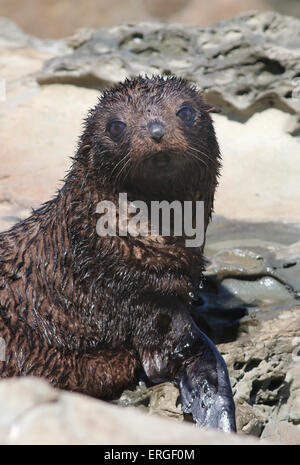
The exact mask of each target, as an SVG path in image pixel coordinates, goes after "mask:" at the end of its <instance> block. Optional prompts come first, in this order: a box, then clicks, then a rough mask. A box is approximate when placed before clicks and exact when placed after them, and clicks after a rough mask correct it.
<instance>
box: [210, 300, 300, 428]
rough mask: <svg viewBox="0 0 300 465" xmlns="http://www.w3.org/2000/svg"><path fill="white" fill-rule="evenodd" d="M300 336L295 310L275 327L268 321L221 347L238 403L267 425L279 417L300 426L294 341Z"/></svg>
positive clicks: (278, 321)
mask: <svg viewBox="0 0 300 465" xmlns="http://www.w3.org/2000/svg"><path fill="white" fill-rule="evenodd" d="M299 334H300V321H299V308H294V309H291V310H285V311H283V312H282V313H281V314H279V315H278V317H277V318H276V319H273V320H272V324H271V325H270V321H268V320H267V321H262V322H260V323H257V324H256V326H252V327H251V326H249V327H248V328H247V332H245V333H244V334H243V335H241V336H240V339H239V340H237V341H233V342H229V343H226V344H220V345H219V346H218V348H219V350H220V352H221V353H222V355H223V357H224V359H225V361H226V364H227V367H228V370H229V374H230V379H231V383H232V388H233V392H234V398H235V401H236V402H237V403H241V404H244V403H245V404H248V405H250V406H254V407H255V409H256V411H258V412H260V413H261V415H262V417H263V418H264V422H263V423H264V426H265V425H266V424H267V423H268V422H269V421H271V420H274V421H276V419H277V417H278V418H279V419H280V418H282V419H284V420H287V421H289V422H294V423H295V424H298V423H299V402H298V399H299V361H298V364H297V362H296V363H295V342H294V341H295V338H297V337H298V335H299ZM296 360H297V359H296ZM278 412H280V415H281V416H279V414H278Z"/></svg>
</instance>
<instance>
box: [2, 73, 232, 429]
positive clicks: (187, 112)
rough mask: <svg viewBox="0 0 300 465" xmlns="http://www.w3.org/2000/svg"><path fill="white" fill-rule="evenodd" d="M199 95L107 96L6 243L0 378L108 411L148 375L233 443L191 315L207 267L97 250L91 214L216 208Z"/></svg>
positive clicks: (193, 256) (214, 172) (164, 89)
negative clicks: (87, 398)
mask: <svg viewBox="0 0 300 465" xmlns="http://www.w3.org/2000/svg"><path fill="white" fill-rule="evenodd" d="M211 111H214V108H213V107H211V106H210V105H208V104H207V103H205V102H204V100H203V98H202V96H201V94H200V93H199V91H198V90H197V89H196V88H195V87H193V86H191V85H189V84H188V83H187V82H186V81H185V80H183V79H178V78H176V77H170V78H167V79H165V78H162V77H160V76H154V77H152V78H147V77H146V78H142V77H137V78H134V79H132V80H126V81H125V82H124V83H121V84H119V85H117V86H115V87H113V88H111V89H109V90H107V91H105V92H104V94H103V96H102V97H101V98H100V100H99V103H98V104H97V105H96V107H95V108H94V109H92V110H91V111H90V113H89V115H88V117H87V119H86V124H85V130H84V132H83V135H82V137H81V139H80V141H79V147H78V151H77V154H76V156H75V157H74V159H73V163H72V167H71V169H70V171H69V173H68V174H67V176H66V178H65V183H64V185H63V187H62V188H61V190H60V191H59V192H58V193H57V195H56V197H55V198H54V199H53V200H50V201H49V202H47V203H45V204H44V205H43V206H42V207H41V208H39V209H38V210H35V211H33V212H32V215H31V216H30V217H29V218H28V219H26V220H24V221H22V222H20V223H18V224H17V225H15V226H14V227H13V228H12V229H11V230H10V231H8V232H5V233H2V234H1V235H0V337H2V338H4V340H5V344H6V361H5V362H0V377H2V378H4V377H11V376H26V375H36V376H41V377H44V378H46V379H48V380H49V381H50V382H51V383H52V384H53V385H54V386H56V387H58V388H62V389H67V390H72V391H77V392H82V393H85V394H88V395H91V396H95V397H99V398H107V399H108V398H113V397H116V396H117V395H119V394H120V392H121V391H122V390H123V389H124V388H125V387H127V386H128V385H130V384H131V383H134V382H136V380H137V379H138V377H139V376H140V374H141V373H142V372H143V373H144V374H146V376H147V377H148V379H149V380H150V381H151V382H153V383H158V382H163V381H171V382H173V383H175V384H177V385H178V386H179V389H180V393H181V403H182V409H183V411H184V412H188V413H192V415H193V418H194V420H195V422H196V423H197V424H198V425H202V426H209V427H214V428H219V429H222V430H224V431H235V414H234V403H233V398H232V391H231V387H230V382H229V377H228V373H227V369H226V366H225V363H224V361H223V359H222V357H221V355H220V354H219V352H218V351H217V349H216V347H215V346H214V344H213V343H212V342H211V341H210V340H209V339H208V338H207V337H206V336H205V334H203V333H202V332H201V331H200V330H199V328H198V327H197V326H196V324H195V323H194V321H193V319H192V317H191V315H190V303H191V293H193V292H195V290H196V289H197V288H198V286H199V283H200V282H201V279H202V278H203V276H202V272H203V269H204V267H205V260H204V258H203V255H202V250H201V249H200V248H199V247H198V248H197V247H185V245H184V242H183V237H177V236H176V237H175V236H172V235H170V236H169V237H165V236H163V235H156V236H155V235H154V236H151V235H150V236H149V235H148V236H147V235H146V236H142V235H140V236H133V235H130V234H129V235H127V236H122V235H121V234H117V235H116V236H108V235H107V236H101V235H99V234H97V232H96V228H97V221H98V220H99V213H97V205H98V203H99V202H100V201H107V200H108V201H111V202H113V203H114V205H117V202H118V196H119V194H120V193H126V194H127V196H128V202H131V201H134V200H135V199H139V200H142V201H144V202H146V203H147V202H148V203H149V202H151V201H152V200H168V201H172V200H174V199H176V200H178V201H180V202H183V201H185V200H190V201H191V202H195V201H196V200H203V201H204V202H205V229H206V226H207V224H208V222H209V219H210V216H211V211H212V207H213V199H214V191H215V188H216V185H217V177H218V173H219V166H220V153H219V147H218V143H217V139H216V136H215V132H214V128H213V124H212V120H211V117H210V112H211Z"/></svg>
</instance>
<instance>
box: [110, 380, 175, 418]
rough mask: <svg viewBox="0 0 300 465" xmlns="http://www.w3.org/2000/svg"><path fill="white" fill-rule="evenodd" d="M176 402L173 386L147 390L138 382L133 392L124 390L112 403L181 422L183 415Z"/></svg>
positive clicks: (168, 385) (169, 384) (163, 385)
mask: <svg viewBox="0 0 300 465" xmlns="http://www.w3.org/2000/svg"><path fill="white" fill-rule="evenodd" d="M178 400H179V390H178V388H177V387H176V386H175V385H174V384H171V383H161V384H157V385H155V386H151V387H148V388H147V386H146V385H145V383H143V382H140V383H139V385H138V386H137V387H136V389H135V391H131V390H125V391H124V392H123V393H122V395H121V397H120V398H119V399H118V400H116V401H114V403H116V404H117V405H121V406H123V407H128V406H132V407H136V408H138V409H140V410H143V411H148V412H149V413H150V414H157V415H160V416H166V417H170V418H175V419H178V420H181V421H182V420H183V419H184V418H183V416H184V415H183V412H182V410H181V404H180V403H179V402H178Z"/></svg>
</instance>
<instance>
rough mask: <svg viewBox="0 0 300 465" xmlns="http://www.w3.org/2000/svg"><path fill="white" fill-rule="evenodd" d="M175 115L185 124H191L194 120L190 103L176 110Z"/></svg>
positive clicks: (193, 112) (193, 111)
mask: <svg viewBox="0 0 300 465" xmlns="http://www.w3.org/2000/svg"><path fill="white" fill-rule="evenodd" d="M177 116H178V117H179V118H180V119H181V120H182V121H183V122H184V124H186V125H187V126H192V125H193V124H194V121H195V110H194V109H193V108H192V107H191V106H190V105H185V106H184V107H182V108H180V110H179V111H178V112H177Z"/></svg>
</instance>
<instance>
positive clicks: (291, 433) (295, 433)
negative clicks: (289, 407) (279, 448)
mask: <svg viewBox="0 0 300 465" xmlns="http://www.w3.org/2000/svg"><path fill="white" fill-rule="evenodd" d="M261 439H262V440H267V441H270V442H273V443H276V444H279V445H286V446H295V445H300V427H299V426H296V425H293V424H291V423H288V422H287V421H281V422H275V421H272V422H271V423H268V424H267V426H266V427H265V429H264V431H263V433H262V436H261Z"/></svg>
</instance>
